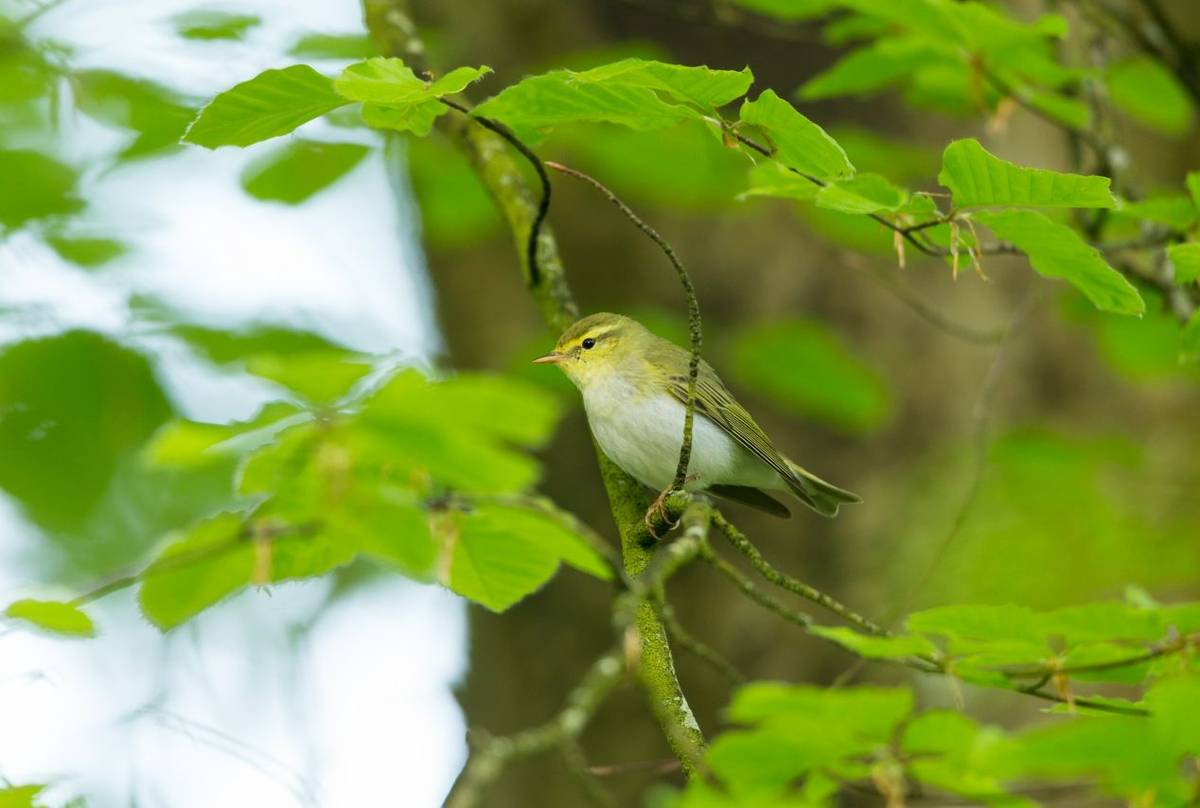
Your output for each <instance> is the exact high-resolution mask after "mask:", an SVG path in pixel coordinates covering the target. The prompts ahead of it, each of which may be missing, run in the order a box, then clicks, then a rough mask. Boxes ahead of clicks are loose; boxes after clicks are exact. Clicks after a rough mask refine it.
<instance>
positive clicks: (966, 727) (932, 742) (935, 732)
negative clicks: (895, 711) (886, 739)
mask: <svg viewBox="0 0 1200 808" xmlns="http://www.w3.org/2000/svg"><path fill="white" fill-rule="evenodd" d="M978 733H979V727H978V726H976V724H975V722H974V721H973V720H972V719H971V718H970V717H969V716H966V715H963V714H962V713H958V712H950V711H949V710H931V711H929V712H927V713H921V714H920V715H918V716H915V717H914V718H913V720H912V721H910V722H909V724H908V726H907V727H905V728H904V737H903V739H902V740H901V742H900V748H901V749H903V750H904V751H905V752H907V753H908V754H910V755H930V754H939V753H942V754H944V753H946V752H954V751H957V750H965V749H969V748H970V746H971V745H972V744H973V743H974V741H975V737H976V735H978Z"/></svg>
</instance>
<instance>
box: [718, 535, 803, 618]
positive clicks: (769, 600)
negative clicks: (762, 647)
mask: <svg viewBox="0 0 1200 808" xmlns="http://www.w3.org/2000/svg"><path fill="white" fill-rule="evenodd" d="M700 558H701V560H703V561H704V562H705V563H707V564H708V565H709V566H711V567H712V568H713V569H715V570H716V571H717V572H719V573H721V574H722V575H724V576H725V577H726V578H728V579H729V580H730V581H732V582H733V585H734V586H736V587H737V588H738V591H740V592H741V593H742V594H743V595H745V596H746V597H748V598H750V599H751V600H753V601H754V602H755V603H757V604H758V605H760V606H762V607H763V608H765V609H767V610H769V611H772V612H775V614H777V615H779V616H780V617H782V618H783V619H784V620H787V621H788V622H791V623H795V624H796V625H798V626H800V627H801V628H804V629H808V628H809V627H810V626H812V625H814V623H815V622H816V621H814V620H813V619H812V616H811V615H808V614H806V613H804V612H802V611H799V610H798V609H791V608H789V607H788V606H786V605H785V604H784V603H782V602H781V601H778V600H776V599H775V598H773V597H771V596H770V595H768V594H767V593H766V592H764V591H763V590H762V589H760V588H759V587H758V586H757V585H756V584H755V583H754V581H751V580H750V579H749V578H747V577H746V576H745V575H743V574H742V571H741V570H739V569H738V568H737V567H735V566H733V565H732V564H730V563H729V562H728V561H726V560H725V559H723V558H721V557H720V556H719V555H717V554H716V553H711V552H709V553H705V554H703V555H701V556H700Z"/></svg>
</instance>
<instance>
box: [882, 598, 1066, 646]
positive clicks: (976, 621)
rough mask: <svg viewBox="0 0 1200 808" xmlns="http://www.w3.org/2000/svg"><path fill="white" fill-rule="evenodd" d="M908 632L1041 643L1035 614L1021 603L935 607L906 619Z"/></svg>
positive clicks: (1041, 639)
mask: <svg viewBox="0 0 1200 808" xmlns="http://www.w3.org/2000/svg"><path fill="white" fill-rule="evenodd" d="M906 625H907V626H908V630H909V631H919V632H921V633H923V634H940V635H943V636H946V637H950V638H956V639H967V640H988V641H1002V640H1003V641H1014V642H1020V643H1030V644H1044V640H1045V637H1044V634H1043V632H1042V630H1041V628H1040V627H1039V626H1038V623H1037V620H1036V618H1035V615H1034V613H1033V612H1032V611H1031V610H1029V609H1027V608H1025V607H1024V606H1011V605H1006V606H977V605H965V606H938V607H935V608H933V609H926V610H925V611H921V612H915V613H913V614H910V615H909V616H908V619H907V621H906Z"/></svg>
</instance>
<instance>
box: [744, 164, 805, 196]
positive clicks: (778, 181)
mask: <svg viewBox="0 0 1200 808" xmlns="http://www.w3.org/2000/svg"><path fill="white" fill-rule="evenodd" d="M749 176H750V187H749V188H747V189H746V190H745V191H743V192H742V193H741V194H739V195H738V198H739V199H745V198H747V197H751V196H773V197H778V198H780V199H795V200H797V201H799V202H811V201H813V200H814V199H816V198H817V192H818V191H820V190H821V186H819V185H817V184H816V183H815V182H813V181H812V180H810V179H806V178H804V177H802V176H800V175H799V174H797V173H796V172H795V171H792V170H790V169H789V168H788V167H787V166H785V165H783V164H781V163H777V162H775V161H774V160H764V161H763V162H761V163H758V164H756V165H755V166H754V167H753V168H751V169H750V175H749Z"/></svg>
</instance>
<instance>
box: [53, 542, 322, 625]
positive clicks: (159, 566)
mask: <svg viewBox="0 0 1200 808" xmlns="http://www.w3.org/2000/svg"><path fill="white" fill-rule="evenodd" d="M319 529H320V523H319V522H300V523H297V524H294V525H293V524H285V525H272V526H269V528H268V532H267V533H261V532H260V533H256V534H255V535H256V536H257V537H259V538H264V537H265V538H268V539H271V540H272V541H276V540H279V539H285V540H286V539H298V538H309V537H311V536H312V535H314V534H315V533H316V532H317V531H318V530H319ZM247 538H249V535H248V533H247V528H246V527H245V526H243V528H242V529H241V530H240V531H239V532H238V534H237V535H235V536H233V537H231V538H230V540H229V541H227V542H223V543H221V544H210V545H206V546H204V547H197V548H195V549H193V550H190V551H186V552H181V553H177V554H175V555H171V556H166V557H159V558H157V559H155V560H154V561H151V562H150V563H149V564H147V565H146V566H145V567H143V568H142V569H140V570H138V571H137V572H133V573H129V574H127V575H121V576H118V577H116V578H113V579H112V580H109V581H106V582H105V583H103V584H100V585H98V586H96V587H93V588H92V589H89V590H88V591H86V592H84V593H83V594H81V595H77V596H76V597H74V598H72V599H71V600H70V601H69V603H70V604H71V605H72V606H85V605H87V604H89V603H93V602H95V601H97V600H100V599H102V598H105V597H108V596H109V595H111V594H113V593H114V592H120V591H121V590H122V589H128V588H129V587H131V586H133V585H134V584H138V583H141V582H143V581H145V580H146V579H148V578H153V577H154V576H156V575H162V574H165V573H168V572H175V571H178V570H181V569H185V568H187V567H190V566H192V565H193V564H198V563H200V562H203V561H211V560H214V559H217V558H220V557H221V556H223V555H225V554H226V553H229V552H232V551H233V550H236V549H238V548H239V547H245V546H247V545H246V539H247Z"/></svg>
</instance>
